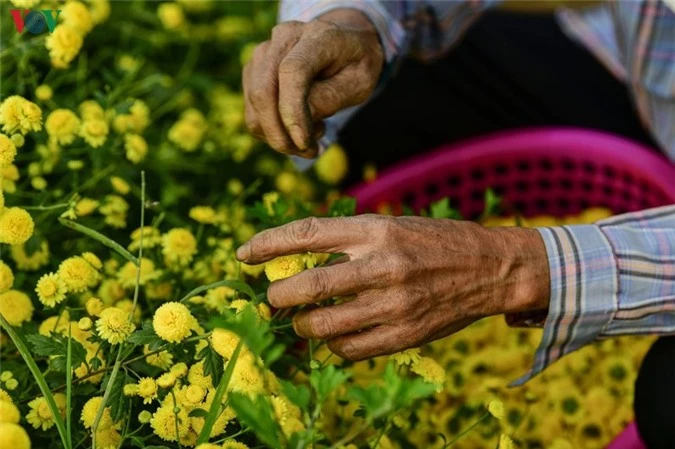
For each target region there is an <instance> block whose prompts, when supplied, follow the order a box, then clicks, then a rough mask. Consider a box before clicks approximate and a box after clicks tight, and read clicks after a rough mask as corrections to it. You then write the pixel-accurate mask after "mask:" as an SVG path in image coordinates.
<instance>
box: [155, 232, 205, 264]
mask: <svg viewBox="0 0 675 449" xmlns="http://www.w3.org/2000/svg"><path fill="white" fill-rule="evenodd" d="M196 253H197V239H196V238H195V236H194V235H192V232H190V231H189V230H187V229H184V228H174V229H171V230H170V231H169V232H167V233H166V234H164V235H163V236H162V254H163V255H164V263H166V264H167V265H169V266H177V267H183V266H185V265H188V264H189V263H190V261H192V257H193V256H194V255H195V254H196Z"/></svg>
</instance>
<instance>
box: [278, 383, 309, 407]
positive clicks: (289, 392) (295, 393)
mask: <svg viewBox="0 0 675 449" xmlns="http://www.w3.org/2000/svg"><path fill="white" fill-rule="evenodd" d="M279 383H280V384H281V390H282V391H283V392H284V395H285V396H286V397H287V398H288V399H289V400H290V401H291V402H292V403H294V404H295V405H297V406H298V407H300V408H301V409H302V410H305V409H307V407H309V398H310V391H309V388H307V385H295V384H293V383H292V382H289V381H287V380H283V379H279Z"/></svg>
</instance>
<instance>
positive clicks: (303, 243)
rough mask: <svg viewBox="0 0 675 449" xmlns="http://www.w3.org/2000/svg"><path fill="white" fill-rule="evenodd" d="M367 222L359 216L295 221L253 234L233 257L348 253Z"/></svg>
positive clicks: (363, 236)
mask: <svg viewBox="0 0 675 449" xmlns="http://www.w3.org/2000/svg"><path fill="white" fill-rule="evenodd" d="M368 225H369V221H368V220H365V219H364V218H363V217H340V218H315V217H310V218H305V219H302V220H296V221H293V222H291V223H288V224H285V225H283V226H279V227H277V228H272V229H267V230H265V231H262V232H260V233H259V234H257V235H255V236H253V238H251V240H249V241H248V242H246V243H245V244H244V245H242V246H240V247H239V248H238V249H237V259H239V260H240V261H242V262H246V263H248V264H258V263H263V262H267V261H268V260H271V259H274V258H275V257H279V256H286V255H289V254H300V253H305V252H314V253H346V254H349V253H350V252H353V251H354V250H355V248H354V247H355V246H358V245H360V244H362V243H363V242H365V241H367V234H368V231H369V230H368Z"/></svg>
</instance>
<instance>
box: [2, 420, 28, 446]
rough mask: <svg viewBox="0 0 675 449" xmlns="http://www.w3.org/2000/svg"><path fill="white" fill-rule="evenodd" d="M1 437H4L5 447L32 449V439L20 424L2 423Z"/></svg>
mask: <svg viewBox="0 0 675 449" xmlns="http://www.w3.org/2000/svg"><path fill="white" fill-rule="evenodd" d="M0 435H2V442H3V445H6V447H11V448H12V449H31V445H30V438H28V434H27V433H26V431H25V430H24V429H23V427H21V426H20V425H18V424H14V423H9V422H3V423H0Z"/></svg>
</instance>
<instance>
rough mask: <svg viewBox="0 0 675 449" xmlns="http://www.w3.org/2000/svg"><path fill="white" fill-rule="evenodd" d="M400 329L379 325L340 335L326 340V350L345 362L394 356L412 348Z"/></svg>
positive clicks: (405, 333) (412, 344)
mask: <svg viewBox="0 0 675 449" xmlns="http://www.w3.org/2000/svg"><path fill="white" fill-rule="evenodd" d="M407 334H408V332H405V331H404V330H402V328H401V327H397V326H392V325H381V326H377V327H373V328H372V329H368V330H366V331H363V332H357V333H351V334H345V335H341V336H339V337H335V338H332V339H330V340H328V342H327V345H328V349H330V350H331V352H333V353H334V354H335V355H337V356H338V357H341V358H343V359H346V360H353V361H359V360H364V359H369V358H372V357H378V356H381V355H389V354H394V353H396V352H400V351H403V350H404V349H407V348H410V347H412V346H414V342H413V341H411V340H410V339H408V338H406V335H407Z"/></svg>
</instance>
